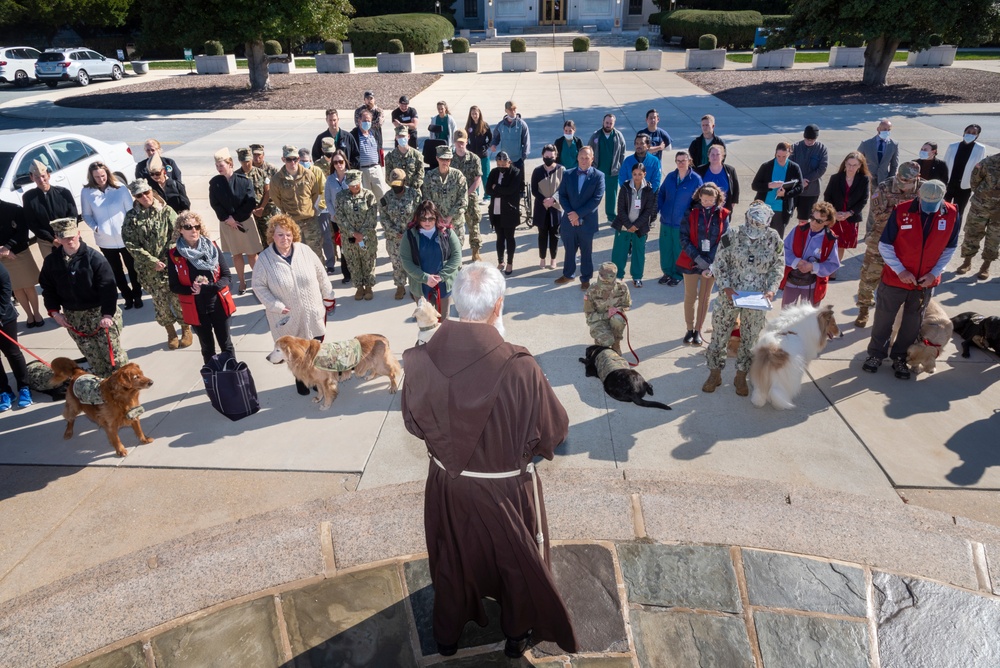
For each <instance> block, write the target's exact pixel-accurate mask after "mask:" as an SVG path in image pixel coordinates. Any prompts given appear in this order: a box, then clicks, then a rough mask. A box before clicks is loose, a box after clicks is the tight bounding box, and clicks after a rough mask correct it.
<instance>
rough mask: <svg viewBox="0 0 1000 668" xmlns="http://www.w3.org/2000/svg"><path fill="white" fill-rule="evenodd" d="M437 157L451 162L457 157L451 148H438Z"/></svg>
mask: <svg viewBox="0 0 1000 668" xmlns="http://www.w3.org/2000/svg"><path fill="white" fill-rule="evenodd" d="M437 157H438V158H439V159H442V160H451V159H452V158H454V157H455V154H454V153H452V152H451V146H448V145H445V146H438V147H437Z"/></svg>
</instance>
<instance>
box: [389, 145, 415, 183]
mask: <svg viewBox="0 0 1000 668" xmlns="http://www.w3.org/2000/svg"><path fill="white" fill-rule="evenodd" d="M394 169H402V170H403V171H404V172H406V185H408V186H410V187H411V188H416V189H417V190H418V191H419V190H420V186H422V185H423V183H424V157H423V156H422V155H421V154H420V151H418V150H417V149H415V148H413V147H412V146H408V147H407V150H406V153H400V152H399V149H398V148H394V149H392V150H391V151H387V152H386V154H385V178H386V181H388V180H389V174H390V173H392V170H394Z"/></svg>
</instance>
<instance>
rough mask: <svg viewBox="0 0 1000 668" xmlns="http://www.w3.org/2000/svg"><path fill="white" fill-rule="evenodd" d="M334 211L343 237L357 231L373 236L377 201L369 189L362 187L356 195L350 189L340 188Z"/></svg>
mask: <svg viewBox="0 0 1000 668" xmlns="http://www.w3.org/2000/svg"><path fill="white" fill-rule="evenodd" d="M334 211H335V214H334V218H335V219H336V221H337V225H339V226H340V233H341V234H342V235H344V236H345V237H346V236H348V235H351V234H355V233H357V232H360V233H361V234H363V235H365V236H366V237H372V236H375V215H376V213H377V212H378V202H377V201H376V200H375V193H373V192H372V191H371V190H365V189H364V188H362V189H361V190H360V191H359V192H358V194H357V195H352V194H351V191H350V190H341V191H340V192H339V193H337V203H336V205H335V209H334Z"/></svg>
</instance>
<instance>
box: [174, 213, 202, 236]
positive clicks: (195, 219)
mask: <svg viewBox="0 0 1000 668" xmlns="http://www.w3.org/2000/svg"><path fill="white" fill-rule="evenodd" d="M193 223H197V224H198V229H199V230H200V231H201V233H202V234H206V233H207V230H205V221H203V220H202V219H201V216H200V215H199V214H198V212H197V211H184V212H182V213H181V214H180V215H178V216H177V220H175V221H174V234H175V235H177V236H180V234H181V226H183V225H185V224H187V225H191V224H193ZM206 236H207V234H206Z"/></svg>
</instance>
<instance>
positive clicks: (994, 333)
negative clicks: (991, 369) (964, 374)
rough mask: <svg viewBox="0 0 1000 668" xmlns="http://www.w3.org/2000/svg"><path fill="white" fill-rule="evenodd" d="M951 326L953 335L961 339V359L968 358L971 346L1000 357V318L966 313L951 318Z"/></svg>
mask: <svg viewBox="0 0 1000 668" xmlns="http://www.w3.org/2000/svg"><path fill="white" fill-rule="evenodd" d="M951 324H953V325H954V326H955V333H956V334H958V335H959V336H961V337H962V357H968V356H969V348H970V347H971V346H973V345H975V346H976V347H978V348H982V349H983V350H992V351H993V352H994V353H996V354H997V355H1000V318H998V317H997V316H995V315H990V316H985V315H980V314H978V313H974V312H973V311H966V312H965V313H959V314H958V315H956V316H955V317H954V318H952V319H951Z"/></svg>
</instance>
